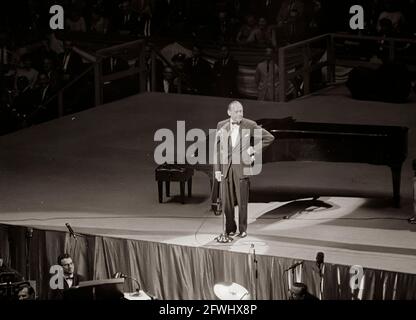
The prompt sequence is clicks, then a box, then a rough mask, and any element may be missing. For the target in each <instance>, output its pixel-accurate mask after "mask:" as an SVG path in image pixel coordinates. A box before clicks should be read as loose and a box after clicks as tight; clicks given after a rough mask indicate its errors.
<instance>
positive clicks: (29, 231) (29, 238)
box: [26, 228, 33, 280]
mask: <svg viewBox="0 0 416 320" xmlns="http://www.w3.org/2000/svg"><path fill="white" fill-rule="evenodd" d="M32 237H33V228H27V230H26V279H27V280H29V279H30V247H31V242H32Z"/></svg>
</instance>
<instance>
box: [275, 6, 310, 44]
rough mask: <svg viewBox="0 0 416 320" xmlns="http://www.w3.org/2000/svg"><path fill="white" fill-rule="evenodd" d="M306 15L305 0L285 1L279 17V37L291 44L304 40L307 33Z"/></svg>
mask: <svg viewBox="0 0 416 320" xmlns="http://www.w3.org/2000/svg"><path fill="white" fill-rule="evenodd" d="M304 13H305V5H304V2H303V0H284V1H283V2H282V5H281V7H280V10H279V13H278V15H277V28H278V30H279V32H278V37H279V38H284V39H286V40H287V42H290V43H291V42H296V41H299V40H301V39H303V37H304V35H305V32H306V17H305V14H304Z"/></svg>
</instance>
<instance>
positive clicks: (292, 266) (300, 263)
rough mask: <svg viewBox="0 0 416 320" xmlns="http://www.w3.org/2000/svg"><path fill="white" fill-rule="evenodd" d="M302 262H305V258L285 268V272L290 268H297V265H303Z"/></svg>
mask: <svg viewBox="0 0 416 320" xmlns="http://www.w3.org/2000/svg"><path fill="white" fill-rule="evenodd" d="M302 264H303V260H302V261H299V262H296V263H294V264H292V265H291V266H290V267H289V268H287V269H286V270H285V272H286V271H289V270H291V269H295V268H296V267H297V266H300V265H302Z"/></svg>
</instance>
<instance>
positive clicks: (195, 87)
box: [184, 45, 211, 95]
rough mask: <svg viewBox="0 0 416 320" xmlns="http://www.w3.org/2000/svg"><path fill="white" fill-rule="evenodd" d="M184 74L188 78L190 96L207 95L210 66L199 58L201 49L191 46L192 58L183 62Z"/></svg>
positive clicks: (208, 91)
mask: <svg viewBox="0 0 416 320" xmlns="http://www.w3.org/2000/svg"><path fill="white" fill-rule="evenodd" d="M184 71H185V74H187V75H188V76H189V80H190V85H191V88H190V89H191V94H200V95H208V94H209V93H210V85H211V65H210V64H209V62H208V61H206V60H205V59H204V58H203V57H202V56H201V48H200V47H199V46H197V45H194V46H193V49H192V56H191V57H190V58H188V59H187V60H186V61H185V69H184Z"/></svg>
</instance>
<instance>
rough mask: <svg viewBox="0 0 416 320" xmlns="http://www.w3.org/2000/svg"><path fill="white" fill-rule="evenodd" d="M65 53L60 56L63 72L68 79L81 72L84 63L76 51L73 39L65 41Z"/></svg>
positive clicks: (65, 78)
mask: <svg viewBox="0 0 416 320" xmlns="http://www.w3.org/2000/svg"><path fill="white" fill-rule="evenodd" d="M64 50H65V51H64V53H63V54H62V55H61V56H60V59H59V61H60V70H61V71H62V74H63V79H64V80H65V81H68V80H70V79H72V78H74V77H76V76H77V75H78V74H80V73H81V71H82V67H83V63H82V59H81V57H80V55H79V54H78V53H77V52H75V51H74V45H73V43H72V41H70V40H65V41H64Z"/></svg>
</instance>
